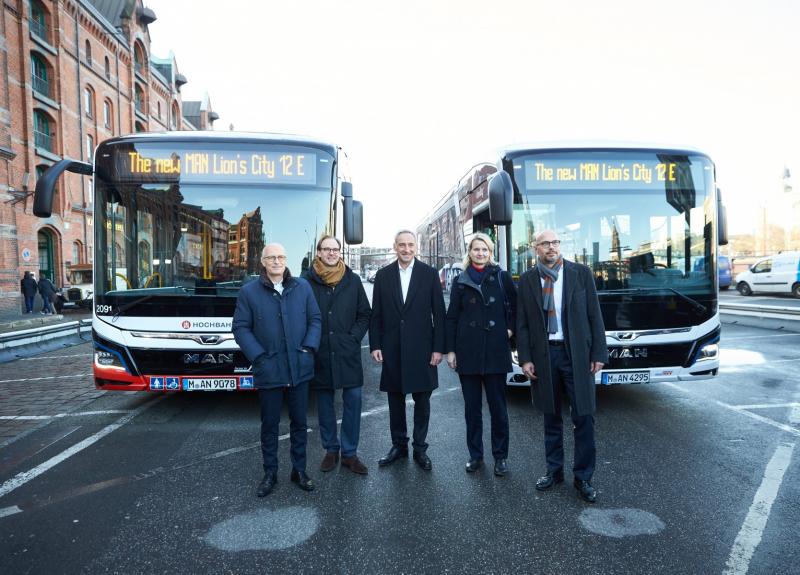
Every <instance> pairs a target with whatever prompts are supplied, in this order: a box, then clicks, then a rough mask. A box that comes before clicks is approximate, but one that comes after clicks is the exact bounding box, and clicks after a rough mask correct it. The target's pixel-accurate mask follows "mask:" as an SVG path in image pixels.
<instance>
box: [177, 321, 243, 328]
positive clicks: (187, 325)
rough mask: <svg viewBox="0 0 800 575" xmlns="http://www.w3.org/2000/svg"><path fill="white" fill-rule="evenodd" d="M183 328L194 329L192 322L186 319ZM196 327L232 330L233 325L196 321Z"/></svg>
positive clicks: (220, 322)
mask: <svg viewBox="0 0 800 575" xmlns="http://www.w3.org/2000/svg"><path fill="white" fill-rule="evenodd" d="M181 327H182V328H183V329H189V328H191V327H192V322H190V321H189V320H188V319H185V320H183V321H182V322H181ZM194 327H218V328H222V329H230V328H231V323H230V322H227V321H196V322H194Z"/></svg>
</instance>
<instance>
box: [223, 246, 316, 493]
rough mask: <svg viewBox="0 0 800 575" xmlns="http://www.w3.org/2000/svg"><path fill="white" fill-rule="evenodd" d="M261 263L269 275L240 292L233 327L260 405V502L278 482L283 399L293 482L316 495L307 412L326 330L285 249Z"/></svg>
mask: <svg viewBox="0 0 800 575" xmlns="http://www.w3.org/2000/svg"><path fill="white" fill-rule="evenodd" d="M261 263H262V264H263V265H264V268H265V271H264V273H263V274H262V275H261V277H260V278H259V280H258V281H252V282H249V283H247V284H245V285H244V286H242V288H241V289H240V290H239V297H238V298H237V299H236V310H235V311H234V314H233V325H232V331H233V337H234V339H235V340H236V343H237V344H238V345H239V347H240V348H241V350H242V353H244V355H245V356H246V357H247V359H248V360H249V361H250V362H251V364H252V366H253V383H254V385H255V387H256V389H258V400H259V403H260V404H261V454H262V457H263V460H264V478H263V479H262V480H261V483H260V484H259V485H258V488H257V490H256V495H257V496H258V497H264V496H265V495H267V494H269V493H270V492H271V491H272V489H273V488H274V487H275V484H276V483H277V482H278V475H277V473H278V425H279V423H280V418H281V409H282V408H283V400H284V396H285V397H286V399H287V402H288V404H289V421H290V425H289V436H290V442H291V450H290V455H291V460H292V472H291V475H290V479H291V481H292V482H294V483H296V484H297V485H298V487H300V488H301V489H303V490H305V491H312V490H313V489H314V483H313V481H311V479H310V478H309V477H308V475H306V440H307V435H308V431H307V429H308V428H307V425H306V410H307V407H308V382H309V381H310V380H311V378H312V377H314V352H315V351H316V350H317V349H318V348H319V341H320V326H321V321H320V314H319V307H317V302H316V300H315V299H314V294H313V292H312V291H311V287H310V286H309V285H308V282H307V281H306V280H304V279H302V278H295V277H292V274H291V273H290V272H289V269H288V268H287V267H286V250H284V248H283V246H282V245H280V244H268V245H266V246H264V249H263V251H262V253H261Z"/></svg>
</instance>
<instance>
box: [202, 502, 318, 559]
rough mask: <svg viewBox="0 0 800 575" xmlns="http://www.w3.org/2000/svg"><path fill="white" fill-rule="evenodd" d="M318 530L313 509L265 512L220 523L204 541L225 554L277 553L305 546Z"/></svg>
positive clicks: (293, 508)
mask: <svg viewBox="0 0 800 575" xmlns="http://www.w3.org/2000/svg"><path fill="white" fill-rule="evenodd" d="M318 527H319V517H318V516H317V512H316V511H315V510H314V509H312V508H310V507H284V508H283V509H276V510H271V509H261V510H258V511H254V512H252V513H247V514H243V515H237V516H235V517H231V518H230V519H226V520H225V521H222V522H220V523H217V524H216V525H214V526H213V527H212V528H211V529H210V530H209V532H208V533H207V534H206V535H205V537H203V540H204V541H205V542H206V543H208V544H209V545H213V546H214V547H216V548H217V549H220V550H222V551H252V550H256V551H277V550H279V549H288V548H289V547H293V546H295V545H299V544H300V543H303V542H304V541H306V540H307V539H308V538H309V537H311V536H312V535H314V533H316V531H317V528H318Z"/></svg>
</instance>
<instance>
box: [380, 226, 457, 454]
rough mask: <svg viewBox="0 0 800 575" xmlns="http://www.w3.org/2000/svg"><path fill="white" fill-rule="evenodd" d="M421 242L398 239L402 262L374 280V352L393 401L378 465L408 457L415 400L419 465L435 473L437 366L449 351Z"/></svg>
mask: <svg viewBox="0 0 800 575" xmlns="http://www.w3.org/2000/svg"><path fill="white" fill-rule="evenodd" d="M416 250H417V238H416V236H415V234H414V232H411V231H408V230H403V231H401V232H398V234H397V235H396V236H395V239H394V251H395V253H397V261H395V262H394V263H392V264H389V265H388V266H386V267H384V268H382V269H381V270H379V271H378V273H377V274H376V275H375V287H374V289H373V292H372V319H371V321H370V327H369V347H370V351H371V352H372V357H373V359H374V360H375V361H377V362H378V363H381V364H383V367H382V369H381V391H385V392H387V394H388V398H389V427H390V430H391V434H392V448H391V449H390V450H389V452H388V453H387V454H386V455H385V456H384V457H382V458H381V459H380V461H378V465H381V466H384V465H389V464H391V463H394V462H395V461H397V460H398V459H400V458H403V457H408V433H407V429H406V394H408V393H410V394H411V395H412V397H413V398H414V441H413V443H412V445H413V447H414V461H416V462H417V464H418V465H419V466H420V467H422V468H423V469H425V470H430V469H431V468H432V466H433V465H432V463H431V460H430V457H428V455H427V453H426V451H427V449H428V444H427V443H426V442H425V439H426V437H427V435H428V420H429V419H430V410H431V407H430V399H431V393H432V392H433V390H434V389H436V388H437V387H438V385H439V383H438V379H437V370H436V366H438V365H439V363H440V362H441V361H442V353H443V352H444V350H445V349H444V348H445V309H444V297H443V296H442V285H441V283H440V282H439V276H438V274H437V273H436V270H435V269H433V268H432V267H430V266H428V265H426V264H424V263H422V262H420V261H418V260H416V259H415V258H414V255H415V254H416Z"/></svg>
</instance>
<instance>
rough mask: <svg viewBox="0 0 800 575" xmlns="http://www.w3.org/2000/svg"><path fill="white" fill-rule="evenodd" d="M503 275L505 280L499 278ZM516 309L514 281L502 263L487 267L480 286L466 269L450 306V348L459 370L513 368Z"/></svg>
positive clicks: (478, 372) (475, 372)
mask: <svg viewBox="0 0 800 575" xmlns="http://www.w3.org/2000/svg"><path fill="white" fill-rule="evenodd" d="M500 274H502V279H498V278H499V277H500ZM506 302H507V304H508V305H506ZM516 308H517V290H516V288H515V287H514V282H513V280H512V279H511V276H510V275H509V274H508V272H505V271H503V270H501V269H500V267H499V266H489V267H487V268H486V274H485V275H484V277H483V280H482V281H481V284H480V285H478V284H476V283H475V282H474V281H473V280H472V278H471V277H470V275H469V273H468V272H466V271H465V272H462V273H461V274H460V275H459V276H458V278H456V280H455V282H453V287H452V289H451V290H450V305H449V306H448V308H447V351H448V353H449V352H451V351H453V352H455V354H456V371H457V372H458V373H460V374H462V375H483V374H487V373H508V372H510V371H511V346H510V344H509V339H508V331H507V330H509V329H510V330H511V331H515V330H516V329H517V326H516V325H514V323H513V322H514V319H513V318H515V317H516ZM507 318H508V319H507ZM509 322H511V324H510V325H509Z"/></svg>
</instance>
